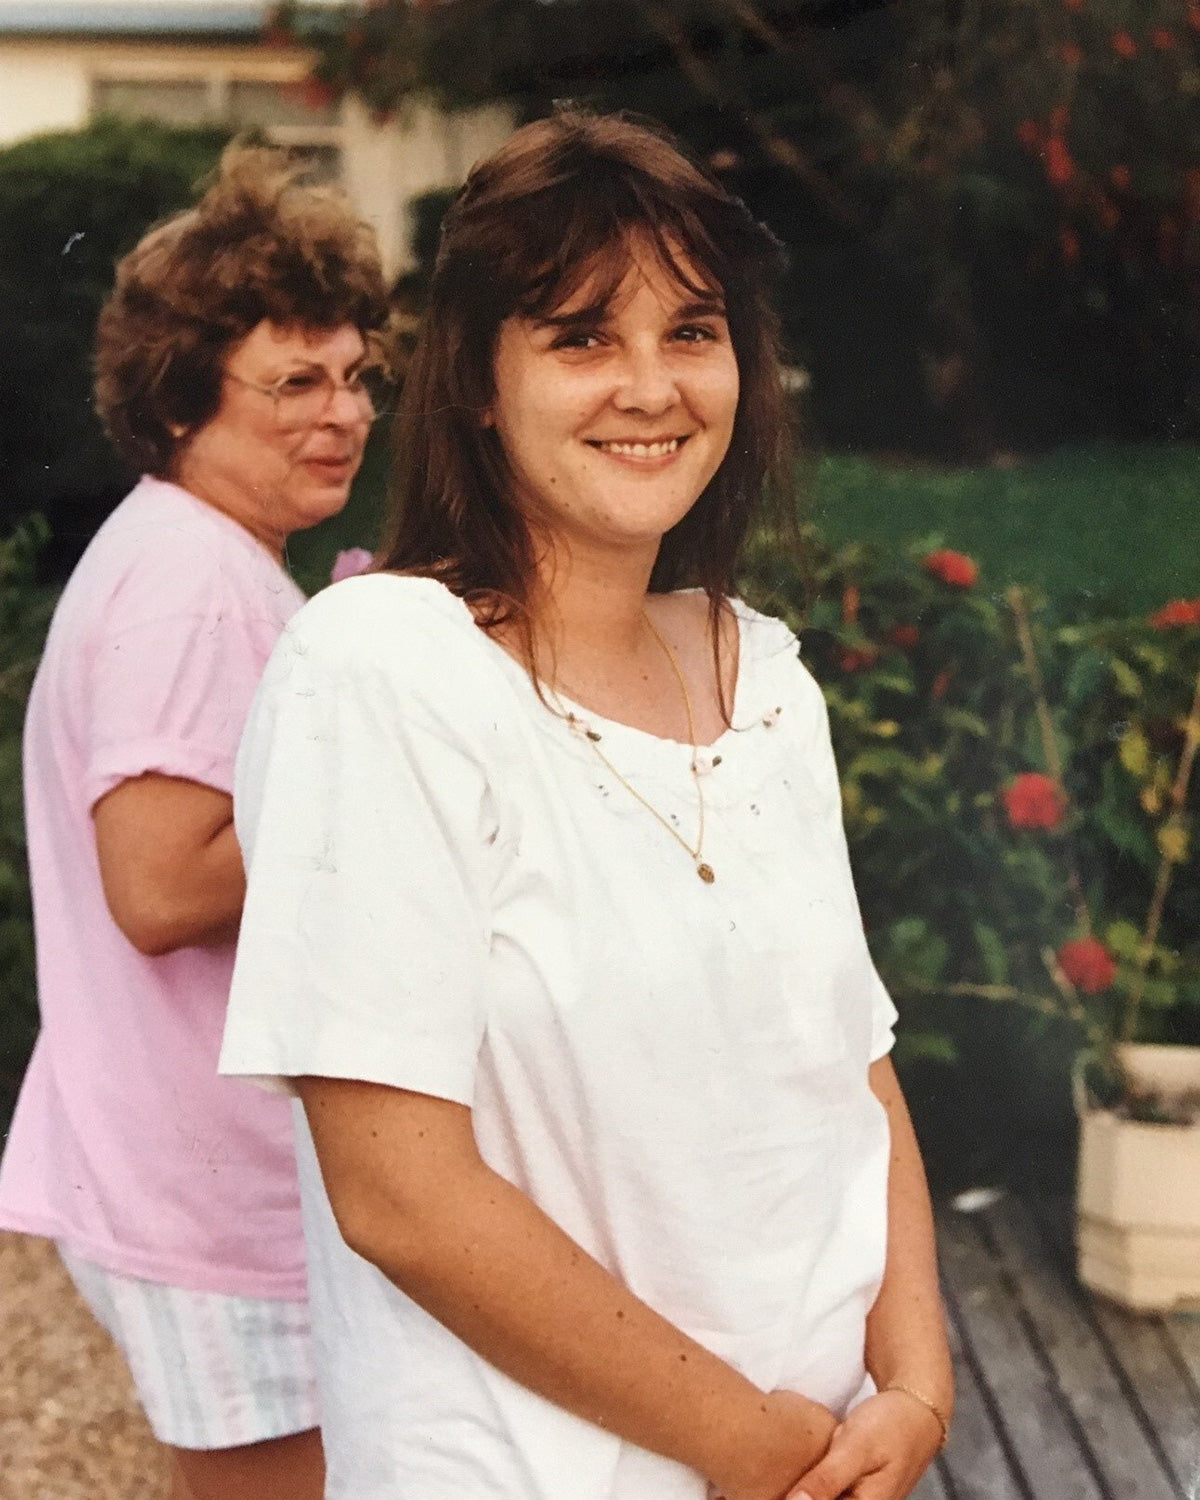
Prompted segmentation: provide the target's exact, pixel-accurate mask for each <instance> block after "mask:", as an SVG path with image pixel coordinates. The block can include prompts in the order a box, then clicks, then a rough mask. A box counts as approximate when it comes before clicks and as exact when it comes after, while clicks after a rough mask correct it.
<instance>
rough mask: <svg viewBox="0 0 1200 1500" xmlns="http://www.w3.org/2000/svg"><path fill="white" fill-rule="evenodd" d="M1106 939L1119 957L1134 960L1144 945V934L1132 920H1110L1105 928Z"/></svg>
mask: <svg viewBox="0 0 1200 1500" xmlns="http://www.w3.org/2000/svg"><path fill="white" fill-rule="evenodd" d="M1104 941H1105V943H1106V944H1107V945H1108V947H1109V948H1111V949H1112V951H1113V952H1114V953H1115V954H1116V955H1117V957H1118V958H1126V959H1129V960H1130V961H1133V960H1135V959H1136V958H1137V955H1138V950H1139V949H1140V948H1141V946H1142V934H1141V933H1140V932H1139V931H1138V929H1137V928H1136V927H1135V926H1134V925H1133V923H1132V922H1124V921H1121V922H1110V923H1109V924H1108V926H1107V927H1106V928H1105V930H1104Z"/></svg>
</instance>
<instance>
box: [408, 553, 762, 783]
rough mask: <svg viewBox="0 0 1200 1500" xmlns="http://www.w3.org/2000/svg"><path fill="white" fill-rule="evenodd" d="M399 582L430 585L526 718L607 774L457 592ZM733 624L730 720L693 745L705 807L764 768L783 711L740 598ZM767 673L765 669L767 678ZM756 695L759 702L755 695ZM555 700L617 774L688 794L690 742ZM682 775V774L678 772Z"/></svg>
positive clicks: (433, 597) (434, 599)
mask: <svg viewBox="0 0 1200 1500" xmlns="http://www.w3.org/2000/svg"><path fill="white" fill-rule="evenodd" d="M379 576H391V577H394V578H397V579H399V580H401V581H403V582H405V583H406V584H409V585H411V584H414V583H416V584H421V585H431V586H432V587H431V588H430V589H429V590H428V596H429V598H430V602H431V603H434V604H435V605H436V606H437V607H438V608H439V611H440V612H441V613H443V614H444V615H445V616H446V617H447V618H449V619H452V620H454V621H455V623H457V624H459V625H461V626H463V627H464V629H465V630H469V632H470V636H471V638H472V639H473V640H475V641H478V642H480V645H479V652H480V655H481V656H482V657H486V658H487V659H488V660H490V661H492V662H493V663H494V664H495V665H496V667H497V668H499V669H500V671H501V672H502V673H503V675H504V678H505V680H506V682H507V683H508V685H509V687H510V689H511V690H512V691H513V692H514V693H515V694H516V695H517V697H518V699H519V701H520V702H521V705H522V707H523V708H524V709H525V710H526V711H527V713H528V716H529V718H531V719H532V721H533V722H534V724H535V725H536V726H537V727H538V729H539V730H540V731H541V733H542V735H543V737H544V738H546V739H548V740H550V741H551V742H552V743H553V744H554V745H555V746H556V747H557V748H558V749H559V750H561V751H563V752H565V753H566V754H568V755H570V756H572V757H573V758H574V759H576V760H578V761H580V762H581V763H583V764H586V765H587V766H589V767H590V768H591V769H592V770H593V771H594V772H596V773H597V774H603V775H606V776H607V775H608V772H607V770H606V769H605V768H604V767H603V766H602V764H601V762H600V760H599V757H598V756H597V755H596V752H595V749H594V748H593V745H592V743H591V742H590V741H589V740H588V738H587V736H586V734H584V733H581V732H579V731H578V730H573V729H572V727H571V725H570V724H569V722H568V721H567V720H565V719H564V718H562V717H560V716H559V715H558V714H557V713H555V712H554V709H553V708H552V707H550V706H549V705H550V704H551V703H553V702H554V701H555V695H553V694H550V693H548V697H547V701H546V702H545V703H543V702H542V701H541V699H540V698H539V697H538V693H537V689H536V687H535V686H534V683H533V680H532V679H531V677H530V675H529V673H528V672H527V671H526V670H525V668H524V667H523V666H522V665H521V663H520V662H519V661H517V660H516V659H515V658H514V657H512V656H510V655H509V653H508V652H507V651H506V650H505V649H504V647H503V646H501V645H500V644H499V642H497V641H495V640H494V639H492V637H490V636H489V635H488V634H487V632H486V631H484V630H481V629H480V628H479V626H478V625H477V624H476V623H475V617H474V615H473V614H472V613H471V610H470V608H469V606H468V605H467V604H466V603H465V602H464V600H462V599H461V598H460V597H459V596H458V595H457V594H455V593H453V592H452V591H451V590H450V589H448V588H447V587H446V585H445V584H444V583H442V582H441V581H440V580H438V579H436V578H426V577H421V576H418V575H412V574H390V575H379ZM730 603H731V605H732V607H733V610H734V614H735V617H736V619H737V624H738V675H737V681H736V683H735V685H734V701H733V707H732V719H733V722H732V724H731V725H730V726H729V727H728V728H727V729H725V730H723V731H722V733H721V734H720V735H718V737H717V738H716V739H715V740H713V741H712V742H711V743H710V744H708V745H702V746H697V747H696V749H695V753H696V754H697V756H698V757H700V758H701V760H702V765H704V767H705V768H704V770H702V773H701V774H702V775H703V776H704V797H705V801H706V802H708V803H710V804H711V805H713V806H717V805H720V804H721V803H723V802H725V801H726V800H727V799H729V798H733V797H740V796H743V795H744V794H745V792H746V781H745V775H746V774H747V773H748V772H749V771H750V767H751V764H752V763H753V762H756V761H757V762H758V763H759V766H758V769H759V770H760V771H763V772H765V770H766V767H767V764H768V763H771V762H772V761H773V758H772V757H769V756H764V755H763V754H762V753H761V752H762V751H763V750H765V749H766V748H767V747H768V746H769V744H771V743H778V742H779V741H780V739H781V733H782V732H781V730H779V729H777V728H776V723H777V721H778V718H779V713H780V711H781V709H782V708H783V706H784V704H783V698H782V695H778V696H776V697H775V698H773V699H771V701H770V702H769V703H768V701H767V699H768V697H769V696H770V692H771V691H773V690H774V688H773V685H772V684H771V683H770V682H769V680H764V674H763V672H762V670H761V669H762V667H763V665H764V663H765V662H766V661H769V660H772V659H773V656H772V655H765V654H764V653H763V652H762V651H761V649H759V650H756V649H754V646H753V645H752V643H751V636H752V635H753V627H754V626H755V624H756V621H755V619H754V618H753V617H752V615H751V612H750V611H748V610H747V608H746V606H745V605H744V604H742V602H741V601H740V600H737V599H734V600H731V601H730ZM769 676H770V674H766V677H767V678H768V679H769ZM760 699H761V700H762V702H761V706H760V705H759V703H758V700H760ZM557 701H558V702H559V703H560V704H561V705H562V706H563V707H564V708H565V709H567V711H568V712H575V713H577V715H578V717H579V718H580V719H581V720H582V721H584V722H585V723H586V724H587V725H588V726H589V727H594V729H595V730H596V732H597V733H599V734H600V735H601V740H600V748H601V749H602V750H603V751H604V752H605V754H606V755H608V756H609V758H610V759H611V760H612V762H613V764H614V765H616V766H617V768H618V769H619V770H620V772H621V774H622V775H623V776H628V777H629V778H630V779H631V780H633V781H635V782H640V781H641V780H642V779H643V778H649V779H651V780H654V781H656V782H661V783H662V784H664V785H665V786H668V787H670V788H672V789H674V790H676V791H677V792H678V793H679V795H680V796H681V797H683V798H684V799H685V800H687V799H689V798H694V796H695V792H694V788H693V787H692V783H691V776H690V772H689V767H690V763H691V757H692V754H693V747H692V746H691V745H690V744H688V743H686V742H685V741H683V740H676V739H671V738H669V737H667V736H664V735H656V734H652V733H650V732H649V731H648V730H644V729H638V728H636V727H635V726H634V725H632V724H624V723H622V722H621V721H620V720H619V719H607V718H605V717H604V716H603V715H602V714H597V713H594V712H592V711H591V710H590V709H588V708H587V707H586V706H585V705H582V704H577V703H574V702H573V701H572V700H570V699H568V698H566V697H564V696H563V695H562V694H558V695H557ZM684 773H688V774H686V775H685V774H684Z"/></svg>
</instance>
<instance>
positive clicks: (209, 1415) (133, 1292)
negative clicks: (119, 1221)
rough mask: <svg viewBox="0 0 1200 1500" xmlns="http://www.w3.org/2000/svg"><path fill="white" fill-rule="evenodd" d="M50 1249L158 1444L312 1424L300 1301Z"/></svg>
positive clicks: (232, 1442) (276, 1433)
mask: <svg viewBox="0 0 1200 1500" xmlns="http://www.w3.org/2000/svg"><path fill="white" fill-rule="evenodd" d="M58 1253H59V1255H60V1256H61V1257H62V1261H63V1264H64V1265H65V1266H66V1268H67V1271H68V1273H69V1275H70V1277H71V1280H72V1281H73V1282H74V1283H75V1285H76V1287H77V1288H78V1290H79V1293H80V1295H81V1296H82V1298H83V1300H84V1301H85V1302H86V1303H87V1305H88V1307H89V1308H90V1309H91V1311H92V1313H93V1314H94V1316H95V1317H96V1319H97V1321H98V1322H99V1323H100V1324H101V1326H102V1327H104V1328H105V1329H107V1331H108V1332H109V1333H110V1334H111V1335H112V1338H113V1340H114V1342H115V1343H116V1344H117V1346H118V1348H119V1349H120V1350H121V1352H122V1353H123V1354H124V1356H125V1359H126V1361H127V1363H128V1365H129V1369H130V1372H131V1374H132V1376H133V1383H134V1386H135V1387H136V1389H137V1394H138V1399H139V1400H140V1401H141V1403H142V1406H143V1407H144V1408H145V1411H146V1416H147V1417H148V1418H149V1420H150V1426H151V1428H152V1429H153V1431H154V1435H155V1437H157V1438H158V1440H159V1441H160V1442H162V1443H168V1444H170V1446H171V1447H174V1448H237V1447H241V1446H242V1445H243V1444H246V1443H258V1442H263V1441H265V1440H266V1439H268V1438H277V1437H286V1436H287V1435H288V1434H289V1433H293V1432H304V1431H306V1430H307V1429H308V1428H310V1427H316V1426H317V1425H318V1424H319V1421H320V1418H319V1415H318V1410H317V1389H316V1376H315V1371H314V1367H313V1353H312V1335H311V1329H310V1325H309V1317H308V1304H307V1303H306V1302H287V1301H279V1300H277V1299H272V1298H266V1297H226V1296H222V1295H221V1294H219V1293H216V1292H189V1291H184V1290H183V1289H181V1288H180V1287H173V1286H162V1285H160V1284H159V1283H157V1282H153V1281H142V1280H140V1279H139V1278H137V1277H135V1276H122V1275H119V1274H118V1273H116V1272H114V1271H106V1270H103V1269H102V1268H101V1267H99V1266H97V1265H93V1264H92V1262H90V1261H86V1260H79V1259H78V1258H77V1257H76V1256H74V1255H72V1254H71V1252H70V1251H69V1250H66V1249H65V1248H64V1247H63V1246H62V1245H61V1244H60V1245H59V1247H58Z"/></svg>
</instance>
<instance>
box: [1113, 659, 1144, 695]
mask: <svg viewBox="0 0 1200 1500" xmlns="http://www.w3.org/2000/svg"><path fill="white" fill-rule="evenodd" d="M1108 665H1109V670H1110V671H1111V672H1112V675H1113V680H1114V681H1115V682H1116V684H1117V688H1118V690H1119V691H1120V692H1121V693H1123V694H1124V696H1125V697H1126V698H1140V697H1141V696H1142V680H1141V678H1140V677H1139V676H1138V674H1137V673H1136V672H1135V671H1134V670H1133V668H1132V667H1131V666H1130V665H1129V663H1128V662H1127V661H1122V660H1121V658H1120V657H1119V656H1114V657H1111V658H1110V660H1109V663H1108Z"/></svg>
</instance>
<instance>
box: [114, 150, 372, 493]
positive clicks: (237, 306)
mask: <svg viewBox="0 0 1200 1500" xmlns="http://www.w3.org/2000/svg"><path fill="white" fill-rule="evenodd" d="M304 170H305V169H304V167H303V165H302V164H298V163H297V162H295V161H294V160H293V159H292V158H291V157H290V156H289V155H288V154H287V153H286V152H284V151H280V150H275V149H272V148H270V147H265V146H247V145H243V144H240V143H238V142H234V143H233V144H232V145H231V146H229V147H228V148H227V149H226V151H225V153H224V155H223V156H222V158H221V163H220V166H219V168H218V170H217V173H216V176H215V179H214V180H213V181H212V182H211V185H210V186H209V187H208V189H207V191H206V192H205V193H204V195H203V197H202V198H201V199H200V201H199V202H198V203H197V205H196V206H195V207H194V208H192V209H188V210H186V211H185V212H183V213H180V214H177V215H176V216H175V217H174V218H171V219H168V220H167V221H166V222H165V223H164V224H160V225H159V226H158V227H157V228H155V229H152V230H151V231H150V232H149V233H148V234H147V235H145V237H144V238H143V239H142V240H141V241H140V242H139V243H138V244H137V245H136V246H135V247H134V248H133V249H132V250H131V251H130V252H129V253H128V255H126V256H125V257H124V258H123V259H122V260H121V261H120V262H119V263H118V265H117V279H116V285H115V286H114V288H113V292H112V295H111V296H110V297H109V299H108V301H107V302H106V303H105V305H104V308H103V310H102V311H101V313H100V320H99V323H98V325H97V330H96V355H95V375H96V382H95V395H96V411H97V413H98V415H99V416H100V419H101V421H102V422H103V423H104V427H105V430H106V431H107V433H108V435H109V437H110V438H111V439H112V442H113V443H114V445H115V446H116V448H117V451H118V452H119V453H120V454H121V456H122V457H123V458H125V459H126V460H127V461H128V462H129V463H131V464H132V465H133V466H134V467H135V468H136V469H137V470H139V471H140V472H146V473H150V474H155V475H158V476H159V477H160V478H168V477H170V474H171V469H172V465H173V461H174V458H175V455H176V452H177V449H178V448H179V445H180V434H181V433H187V432H189V431H192V432H194V431H195V430H196V429H197V428H199V427H202V426H203V425H204V424H205V423H206V422H207V421H209V420H210V418H212V417H213V416H214V415H215V413H216V411H217V407H218V405H219V404H220V399H221V375H222V371H223V369H224V365H225V360H226V357H227V355H228V354H229V352H230V350H231V349H232V348H233V347H234V346H235V345H236V344H238V343H239V342H240V341H241V340H242V339H244V338H245V337H246V335H247V334H249V333H250V331H251V330H252V329H253V328H255V327H257V325H258V324H259V323H261V322H262V321H263V320H264V319H265V320H267V321H268V322H271V323H276V324H279V325H280V326H282V327H301V328H305V329H311V330H314V331H324V330H327V329H332V328H337V327H340V326H341V325H342V324H345V323H351V324H353V325H354V326H355V327H356V328H358V329H359V331H360V332H361V333H362V334H363V336H364V337H366V338H368V340H371V338H372V336H378V335H379V334H380V333H381V331H382V330H383V328H384V327H385V324H386V322H387V317H388V304H387V296H386V292H385V288H384V281H383V272H382V268H381V266H380V260H379V250H378V247H377V245H376V242H375V235H374V232H373V230H372V229H371V227H370V226H369V225H368V224H366V223H364V222H362V221H361V220H360V219H358V218H357V217H356V216H355V215H354V213H353V211H352V210H351V208H350V206H349V204H348V203H347V202H346V200H345V198H344V197H343V196H342V194H341V193H340V192H338V191H337V190H336V189H335V188H331V187H324V186H313V185H311V184H306V183H305V182H304V181H303V180H302V177H303V173H304Z"/></svg>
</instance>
